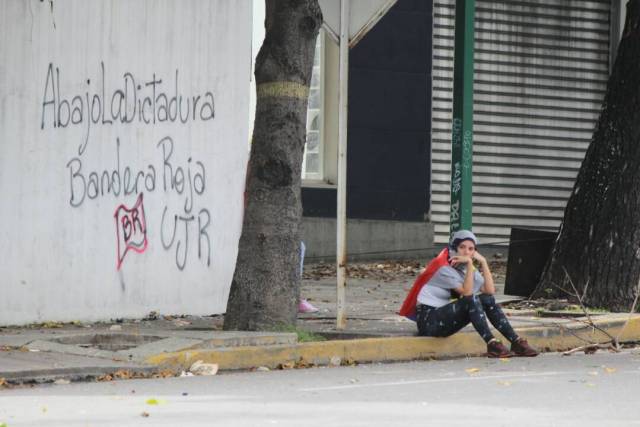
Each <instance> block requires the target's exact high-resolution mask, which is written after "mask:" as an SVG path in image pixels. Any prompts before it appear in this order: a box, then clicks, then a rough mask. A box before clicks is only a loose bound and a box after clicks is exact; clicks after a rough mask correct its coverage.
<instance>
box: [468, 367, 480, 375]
mask: <svg viewBox="0 0 640 427" xmlns="http://www.w3.org/2000/svg"><path fill="white" fill-rule="evenodd" d="M465 371H466V373H467V374H475V373H476V372H480V368H467V369H465Z"/></svg>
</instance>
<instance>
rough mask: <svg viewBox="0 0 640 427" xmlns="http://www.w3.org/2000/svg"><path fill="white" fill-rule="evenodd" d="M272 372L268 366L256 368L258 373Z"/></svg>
mask: <svg viewBox="0 0 640 427" xmlns="http://www.w3.org/2000/svg"><path fill="white" fill-rule="evenodd" d="M270 370H271V369H269V368H267V367H266V366H258V367H257V368H256V371H258V372H268V371H270Z"/></svg>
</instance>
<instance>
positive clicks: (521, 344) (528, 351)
mask: <svg viewBox="0 0 640 427" xmlns="http://www.w3.org/2000/svg"><path fill="white" fill-rule="evenodd" d="M511 351H512V352H513V353H514V354H515V355H516V356H519V357H535V356H537V355H538V354H539V353H538V351H537V350H535V349H534V348H533V347H531V346H530V345H529V343H528V342H527V340H525V339H524V338H518V339H517V340H515V341H514V342H512V343H511Z"/></svg>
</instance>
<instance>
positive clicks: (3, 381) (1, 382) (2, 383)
mask: <svg viewBox="0 0 640 427" xmlns="http://www.w3.org/2000/svg"><path fill="white" fill-rule="evenodd" d="M4 387H9V383H7V380H6V379H4V378H1V377H0V388H4ZM0 427H2V426H0Z"/></svg>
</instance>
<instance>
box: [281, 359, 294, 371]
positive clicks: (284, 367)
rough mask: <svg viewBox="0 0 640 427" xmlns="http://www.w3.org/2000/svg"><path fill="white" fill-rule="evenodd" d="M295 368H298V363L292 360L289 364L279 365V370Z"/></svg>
mask: <svg viewBox="0 0 640 427" xmlns="http://www.w3.org/2000/svg"><path fill="white" fill-rule="evenodd" d="M295 366H296V363H295V362H294V361H293V360H290V361H288V362H284V363H281V364H280V365H278V369H293V368H295Z"/></svg>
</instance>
